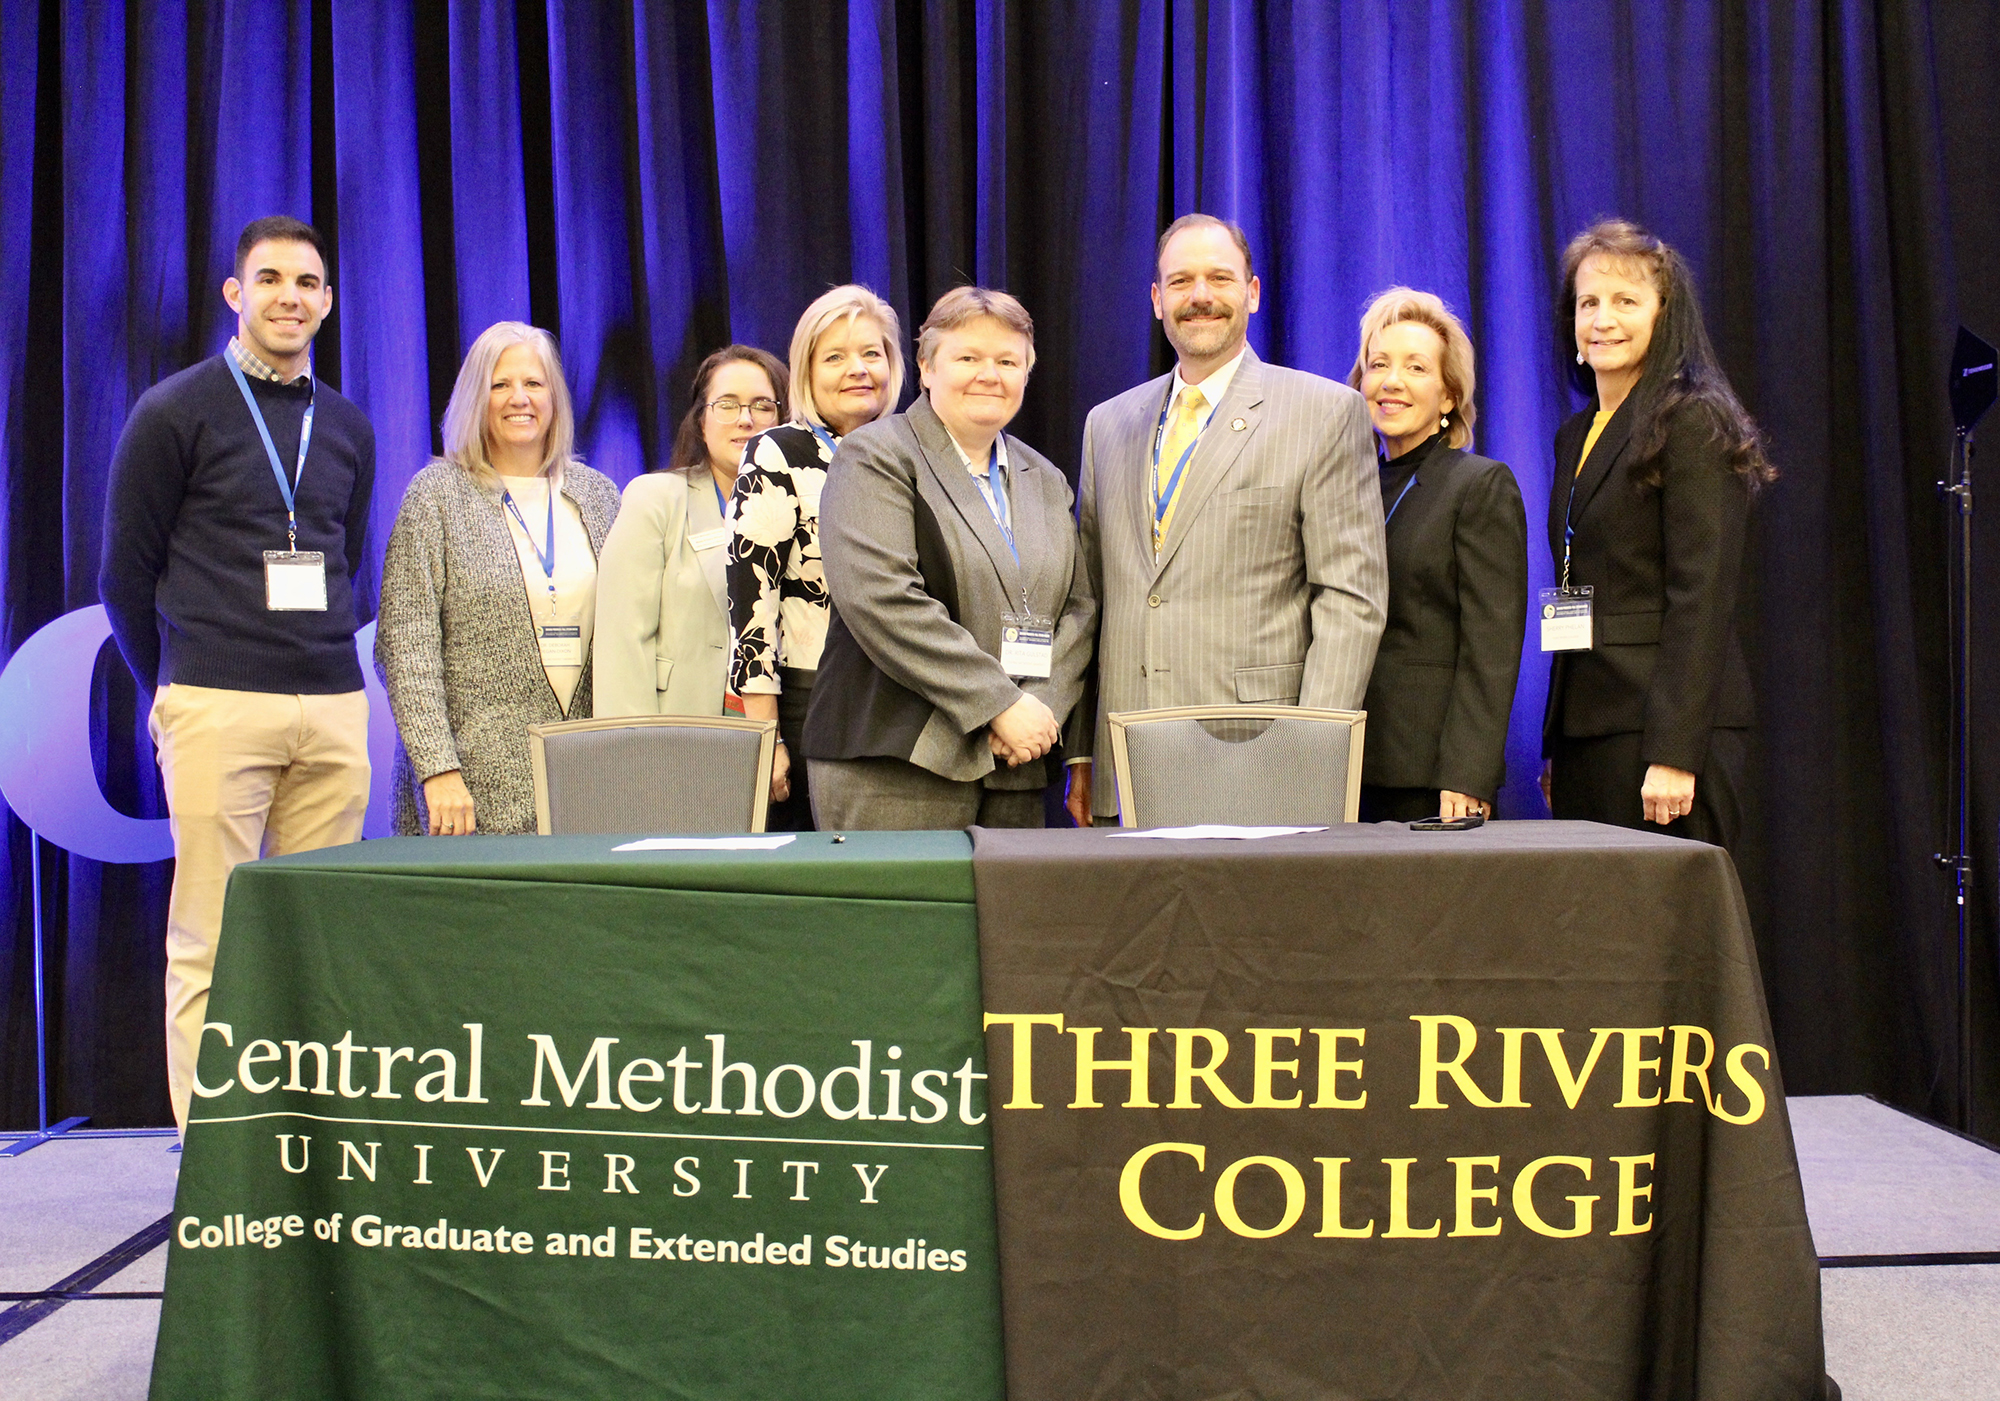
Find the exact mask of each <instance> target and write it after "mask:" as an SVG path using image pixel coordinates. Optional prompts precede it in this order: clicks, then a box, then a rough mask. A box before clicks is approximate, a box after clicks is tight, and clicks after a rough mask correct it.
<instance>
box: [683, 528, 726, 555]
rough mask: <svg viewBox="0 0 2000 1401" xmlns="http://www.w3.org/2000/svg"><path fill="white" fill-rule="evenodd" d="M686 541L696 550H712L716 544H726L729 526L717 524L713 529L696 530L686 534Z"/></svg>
mask: <svg viewBox="0 0 2000 1401" xmlns="http://www.w3.org/2000/svg"><path fill="white" fill-rule="evenodd" d="M688 543H689V544H690V545H692V546H694V547H695V548H696V549H697V550H712V549H714V548H715V547H716V546H717V545H727V544H728V543H729V527H728V526H726V525H718V526H717V527H716V528H715V529H713V530H697V531H696V532H695V533H694V534H692V535H690V536H688Z"/></svg>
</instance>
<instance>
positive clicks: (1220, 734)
mask: <svg viewBox="0 0 2000 1401" xmlns="http://www.w3.org/2000/svg"><path fill="white" fill-rule="evenodd" d="M1109 719H1110V724H1111V755H1112V760H1113V763H1114V765H1115V766H1116V769H1117V774H1118V821H1119V825H1120V826H1124V827H1189V826H1195V825H1198V824H1201V823H1210V822H1213V823H1225V824H1229V825H1233V826H1247V827H1264V826H1320V825H1324V824H1331V823H1335V822H1352V821H1354V820H1355V818H1356V816H1357V815H1358V814H1359V812H1360V809H1361V746H1362V739H1363V736H1364V735H1365V734H1366V731H1367V725H1368V712H1367V711H1365V710H1310V709H1306V708H1305V707H1302V706H1295V705H1184V706H1172V707H1169V708H1166V709H1162V710H1128V711H1124V712H1121V713H1119V714H1115V715H1112V716H1110V717H1109Z"/></svg>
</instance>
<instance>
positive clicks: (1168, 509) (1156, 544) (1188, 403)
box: [1153, 385, 1208, 554]
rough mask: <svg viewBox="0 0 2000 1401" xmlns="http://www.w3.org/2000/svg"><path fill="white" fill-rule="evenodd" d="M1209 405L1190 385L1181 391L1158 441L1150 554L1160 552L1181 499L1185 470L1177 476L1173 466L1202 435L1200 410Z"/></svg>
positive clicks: (1199, 392)
mask: <svg viewBox="0 0 2000 1401" xmlns="http://www.w3.org/2000/svg"><path fill="white" fill-rule="evenodd" d="M1207 407H1208V400H1206V399H1204V398H1203V397H1202V394H1201V391H1200V390H1199V389H1196V388H1195V387H1194V386H1193V385H1189V386H1188V387H1187V388H1186V389H1183V390H1182V391H1181V401H1180V403H1179V404H1178V405H1177V406H1176V407H1175V409H1174V416H1173V418H1172V419H1170V420H1169V421H1168V423H1167V435H1166V437H1165V438H1163V439H1161V441H1160V456H1159V460H1158V461H1156V462H1155V463H1154V464H1153V501H1154V505H1155V509H1154V511H1153V553H1154V554H1158V553H1159V552H1160V545H1161V543H1162V542H1164V541H1165V540H1166V538H1167V527H1168V526H1170V525H1172V524H1173V523H1174V503H1175V502H1176V501H1178V500H1179V499H1180V494H1181V486H1182V484H1183V483H1185V482H1186V481H1187V473H1186V472H1185V471H1182V472H1180V473H1179V475H1178V476H1176V474H1175V470H1174V469H1175V468H1177V467H1179V466H1180V465H1181V457H1182V455H1183V454H1184V453H1186V452H1187V450H1188V448H1189V447H1190V446H1191V445H1192V444H1193V442H1194V440H1195V439H1196V438H1197V437H1199V436H1200V435H1201V411H1202V410H1203V409H1205V408H1207Z"/></svg>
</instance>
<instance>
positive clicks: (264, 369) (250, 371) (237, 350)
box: [229, 336, 312, 384]
mask: <svg viewBox="0 0 2000 1401" xmlns="http://www.w3.org/2000/svg"><path fill="white" fill-rule="evenodd" d="M229 354H230V356H231V357H232V358H233V359H234V360H235V361H236V363H237V364H238V365H239V366H241V367H242V369H243V373H244V374H246V375H249V376H250V377H251V378H252V379H263V380H269V381H270V382H271V383H272V384H299V383H302V382H303V383H306V384H310V383H312V361H311V360H310V359H308V360H307V361H306V368H305V373H304V374H300V375H295V376H293V377H292V378H291V379H286V378H285V377H284V376H283V375H281V374H279V373H278V372H277V371H276V370H274V369H272V368H271V367H270V366H269V365H267V364H265V363H264V362H263V360H261V359H259V358H258V356H257V355H256V354H255V353H253V352H252V351H251V349H250V347H249V346H247V345H245V344H243V342H242V341H240V340H238V339H236V337H234V336H231V337H230V338H229Z"/></svg>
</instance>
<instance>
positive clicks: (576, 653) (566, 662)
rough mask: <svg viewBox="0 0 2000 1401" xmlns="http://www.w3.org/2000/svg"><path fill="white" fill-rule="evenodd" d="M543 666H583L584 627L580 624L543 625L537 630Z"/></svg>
mask: <svg viewBox="0 0 2000 1401" xmlns="http://www.w3.org/2000/svg"><path fill="white" fill-rule="evenodd" d="M536 638H537V640H538V641H539V642H540V643H541V646H542V665H543V666H582V665H583V627H582V625H581V624H578V623H543V624H542V625H541V627H539V628H537V629H536Z"/></svg>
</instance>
